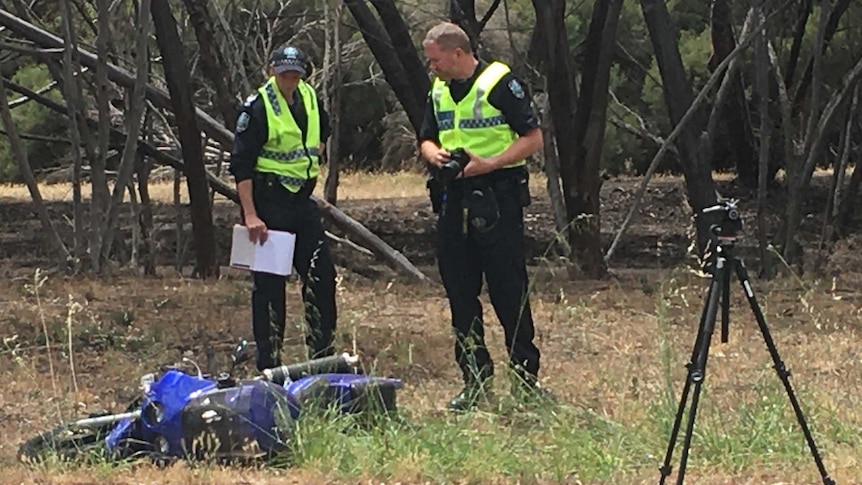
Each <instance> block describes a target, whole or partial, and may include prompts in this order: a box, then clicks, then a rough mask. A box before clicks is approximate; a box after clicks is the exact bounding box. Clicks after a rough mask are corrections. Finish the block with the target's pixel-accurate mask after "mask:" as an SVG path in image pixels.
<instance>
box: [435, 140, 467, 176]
mask: <svg viewBox="0 0 862 485" xmlns="http://www.w3.org/2000/svg"><path fill="white" fill-rule="evenodd" d="M468 163H470V155H468V154H467V152H466V151H465V150H464V149H463V148H456V149H454V150H452V151H451V152H449V161H448V162H446V163H444V164H443V166H441V167H440V169H439V170H438V172H437V178H438V179H439V180H440V183H442V184H443V185H448V184H449V183H450V182H452V181H453V180H455V177H457V176H458V174H459V173H461V172H463V171H464V167H466V166H467V164H468Z"/></svg>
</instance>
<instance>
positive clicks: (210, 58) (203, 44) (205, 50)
mask: <svg viewBox="0 0 862 485" xmlns="http://www.w3.org/2000/svg"><path fill="white" fill-rule="evenodd" d="M208 3H209V2H208V1H207V0H183V4H184V5H185V7H186V11H187V12H188V14H189V21H190V22H191V24H192V27H193V28H194V31H195V37H196V38H197V40H198V47H199V49H200V60H201V71H202V72H203V74H204V76H205V77H206V79H207V80H208V81H209V82H210V83H212V86H213V89H215V97H214V99H213V100H212V101H213V103H212V104H213V106H215V107H216V108H217V109H218V111H219V114H221V118H222V121H224V126H225V128H227V129H228V130H231V131H234V129H236V118H237V117H236V105H235V103H234V96H232V95H231V92H230V89H229V88H228V83H227V74H228V73H227V72H226V70H225V67H226V66H227V65H228V63H227V62H225V60H224V58H223V56H222V54H221V50H220V49H219V46H218V42H216V39H215V35H214V34H213V27H212V26H213V21H212V16H211V15H210V12H209V7H208V6H207V4H208ZM226 149H227V150H229V149H230V147H226Z"/></svg>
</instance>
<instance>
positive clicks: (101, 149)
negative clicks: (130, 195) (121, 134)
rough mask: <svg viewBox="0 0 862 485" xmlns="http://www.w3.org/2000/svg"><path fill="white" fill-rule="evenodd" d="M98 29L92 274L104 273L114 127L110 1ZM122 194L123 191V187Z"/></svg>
mask: <svg viewBox="0 0 862 485" xmlns="http://www.w3.org/2000/svg"><path fill="white" fill-rule="evenodd" d="M96 10H97V15H98V20H99V29H98V34H97V36H96V55H97V56H98V62H97V63H96V86H95V93H94V94H95V96H94V97H95V99H96V108H97V110H98V113H99V124H98V129H97V134H96V143H97V145H96V147H97V148H96V156H95V158H94V159H92V160H91V161H90V168H91V171H90V174H91V175H90V186H91V188H92V189H91V190H92V196H91V199H90V255H91V263H92V265H93V272H95V273H97V274H98V273H101V272H102V263H103V261H104V259H103V258H102V247H103V245H102V241H103V234H104V232H103V230H102V226H103V224H104V222H105V220H106V217H105V214H106V211H107V209H108V181H107V178H106V177H105V169H106V168H107V159H108V132H109V128H110V126H111V111H110V109H111V107H110V104H109V103H108V101H109V99H108V97H109V93H108V89H109V86H108V44H109V42H110V38H111V14H110V11H109V0H96ZM121 192H122V188H121Z"/></svg>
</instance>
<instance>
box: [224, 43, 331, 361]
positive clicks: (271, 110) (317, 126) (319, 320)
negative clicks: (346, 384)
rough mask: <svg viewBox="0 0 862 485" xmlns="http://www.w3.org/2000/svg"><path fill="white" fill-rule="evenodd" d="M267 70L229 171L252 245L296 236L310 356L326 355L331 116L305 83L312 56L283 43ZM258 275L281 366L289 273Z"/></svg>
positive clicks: (266, 325)
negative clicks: (322, 203)
mask: <svg viewBox="0 0 862 485" xmlns="http://www.w3.org/2000/svg"><path fill="white" fill-rule="evenodd" d="M268 67H269V78H268V79H267V80H266V82H265V83H264V84H263V86H261V87H260V88H259V89H258V90H257V91H256V92H255V93H254V94H252V95H251V96H250V97H249V98H248V99H247V100H246V101H245V103H244V104H243V105H242V107H241V108H240V109H239V118H238V119H237V124H236V133H235V139H234V146H233V150H232V153H231V160H230V172H231V174H232V175H233V176H234V178H235V180H236V184H237V193H238V194H239V199H240V205H241V206H242V218H243V223H244V224H245V226H246V227H247V228H248V232H249V238H250V239H251V241H252V242H258V241H259V242H261V243H262V242H263V241H265V240H266V237H267V231H268V230H269V229H272V230H279V231H288V232H291V233H294V234H295V235H296V246H295V248H294V257H293V266H294V268H295V269H296V272H297V273H298V274H299V276H300V278H301V279H302V299H303V303H304V305H303V306H304V308H305V319H306V322H307V323H308V326H309V332H308V335H307V337H306V344H307V345H308V350H309V357H310V358H317V357H323V356H327V355H331V354H332V353H333V348H332V340H333V332H334V330H335V326H336V305H335V267H334V265H333V262H332V257H331V253H330V249H329V245H328V242H327V240H326V237H325V234H324V231H323V225H322V223H321V220H320V212H319V209H318V207H317V204H316V203H315V202H314V201H313V200H311V199H310V195H311V193H312V192H313V191H314V187H315V184H316V182H317V176H318V174H319V172H320V156H321V155H322V154H323V149H324V143H325V141H326V139H327V138H328V137H329V134H330V127H329V117H328V116H327V113H326V112H325V110H324V108H323V106H322V105H321V104H320V103H319V101H318V99H317V94H316V92H315V90H314V88H312V87H311V86H310V85H309V84H308V83H307V82H305V81H304V78H305V77H306V76H307V75H308V74H309V71H310V69H311V64H310V63H309V61H308V58H307V57H306V55H305V53H303V52H302V51H301V50H300V49H298V48H296V47H294V46H290V45H285V46H282V47H279V48H278V49H276V50H275V51H274V52H273V53H272V55H271V57H270V61H269V66H268ZM253 279H254V286H253V288H252V297H251V300H252V328H253V331H254V338H255V342H256V344H257V367H258V369H261V370H262V369H266V368H272V367H276V366H278V365H280V364H281V347H282V341H283V338H284V328H285V278H284V277H283V276H279V275H275V274H268V273H260V272H254V273H253Z"/></svg>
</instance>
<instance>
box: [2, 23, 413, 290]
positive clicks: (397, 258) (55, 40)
mask: <svg viewBox="0 0 862 485" xmlns="http://www.w3.org/2000/svg"><path fill="white" fill-rule="evenodd" d="M0 25H2V26H3V27H5V28H7V29H8V30H9V31H10V32H13V33H14V34H16V35H18V36H20V37H22V38H25V39H27V40H28V41H30V42H32V43H34V44H36V45H38V46H39V47H41V48H43V49H60V48H64V46H65V43H64V41H63V40H62V39H61V38H59V37H57V36H55V35H53V34H51V33H49V32H47V31H45V30H43V29H41V28H39V27H36V26H35V25H33V24H32V23H30V22H27V21H25V20H23V19H21V18H20V17H18V16H16V15H13V14H11V13H9V12H7V11H6V10H3V9H0ZM75 55H76V56H77V58H78V59H79V60H80V63H81V64H82V65H83V66H86V67H89V68H91V69H92V68H95V66H96V65H97V64H98V62H99V59H98V57H97V56H96V55H94V54H92V53H90V52H88V51H86V50H84V49H81V48H76V49H75ZM106 70H107V76H108V79H110V80H111V81H113V82H114V83H116V84H118V85H120V86H123V87H126V88H130V87H132V86H134V83H135V76H134V75H133V74H131V73H129V72H128V71H126V70H125V69H123V68H120V67H118V66H116V65H113V64H111V63H106ZM144 91H145V96H146V98H147V100H148V101H149V102H151V103H152V104H153V105H154V106H156V107H158V108H161V109H165V110H168V111H173V110H172V107H173V106H172V102H171V97H170V95H169V94H168V93H167V92H166V91H164V90H163V89H160V88H158V87H156V86H154V85H152V84H147V85H146V86H145V89H144ZM194 115H195V117H196V122H197V123H198V124H199V127H200V129H201V130H202V131H203V132H204V133H205V134H206V135H207V136H208V137H209V138H211V139H213V140H215V141H217V142H219V143H221V144H222V146H230V145H232V144H233V133H232V132H231V131H230V130H228V129H227V128H225V127H224V125H222V124H221V123H219V122H217V121H216V120H215V119H213V118H212V117H211V116H210V115H208V114H207V113H206V112H204V111H203V110H201V109H200V108H194ZM138 145H139V148H140V146H141V142H140V141H139V142H138ZM155 151H157V150H154V151H153V152H150V153H149V155H150V156H153V155H154V152H155ZM177 166H179V165H177ZM205 175H206V178H207V180H208V181H209V183H210V184H211V185H212V186H214V188H216V190H217V191H220V192H222V193H224V194H225V195H228V194H232V195H233V197H230V196H229V197H230V198H231V199H232V200H236V198H235V197H236V194H235V191H234V190H233V189H232V188H229V187H227V186H226V184H224V182H223V181H221V180H220V179H218V177H216V176H214V175H212V174H211V173H209V172H208V171H207V172H206V174H205ZM216 181H218V182H216ZM219 186H221V187H219ZM219 189H221V190H219ZM313 199H314V200H315V202H316V203H317V204H318V205H319V206H320V207H321V209H322V213H323V215H324V217H325V218H326V219H327V220H328V221H329V222H331V223H332V224H333V225H335V226H336V227H338V228H339V229H340V230H342V231H344V233H345V234H347V235H348V236H350V237H351V238H353V239H354V242H356V243H357V244H360V245H362V246H365V247H367V248H368V249H369V250H370V251H371V252H372V253H373V254H374V255H375V256H377V257H378V258H380V259H382V260H383V261H384V262H386V263H387V264H388V265H389V266H391V267H393V268H394V269H396V270H397V271H399V272H400V273H402V274H404V275H406V276H409V277H411V278H413V279H416V280H419V281H427V280H428V278H427V276H425V275H424V274H423V273H422V272H421V271H420V270H419V269H418V268H416V267H415V266H414V265H413V264H412V263H411V262H410V261H409V260H408V259H407V258H405V257H404V256H403V255H402V254H401V253H400V252H399V251H397V250H395V249H393V248H392V247H390V246H389V245H388V244H386V243H385V242H384V241H383V240H382V239H380V238H379V237H377V236H376V235H374V234H373V233H371V231H369V230H368V229H367V228H365V227H364V226H362V225H361V224H360V223H359V222H357V221H355V220H353V219H352V218H350V217H349V216H348V215H347V214H344V213H343V212H342V211H340V210H338V209H337V208H335V207H334V206H332V205H330V204H328V203H326V202H325V201H323V200H321V199H319V198H317V197H314V196H313Z"/></svg>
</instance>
